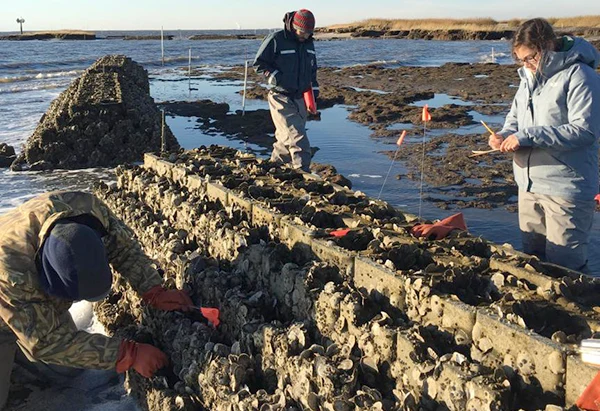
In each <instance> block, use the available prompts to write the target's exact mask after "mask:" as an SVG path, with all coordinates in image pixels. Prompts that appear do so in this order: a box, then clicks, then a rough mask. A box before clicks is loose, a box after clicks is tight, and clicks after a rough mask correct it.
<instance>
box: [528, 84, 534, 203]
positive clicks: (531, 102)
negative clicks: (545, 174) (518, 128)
mask: <svg viewBox="0 0 600 411" xmlns="http://www.w3.org/2000/svg"><path fill="white" fill-rule="evenodd" d="M527 105H528V108H529V111H531V125H533V124H534V123H535V116H534V111H533V93H532V91H531V90H529V98H528V100H527ZM532 153H533V147H531V148H530V149H529V154H528V155H527V192H530V191H531V185H532V181H531V178H530V177H529V174H530V171H531V168H530V166H529V164H530V162H531V154H532Z"/></svg>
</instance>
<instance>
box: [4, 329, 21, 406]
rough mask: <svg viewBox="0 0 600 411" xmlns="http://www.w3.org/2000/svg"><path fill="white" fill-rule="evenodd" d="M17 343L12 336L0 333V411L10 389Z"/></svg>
mask: <svg viewBox="0 0 600 411" xmlns="http://www.w3.org/2000/svg"><path fill="white" fill-rule="evenodd" d="M16 350H17V343H16V342H15V337H14V336H13V335H12V334H5V333H2V332H0V410H1V409H3V408H4V405H5V404H6V400H7V399H8V389H9V388H10V374H11V373H12V368H13V363H14V361H15V351H16Z"/></svg>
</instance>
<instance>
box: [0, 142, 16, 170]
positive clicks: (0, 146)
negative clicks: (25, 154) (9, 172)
mask: <svg viewBox="0 0 600 411" xmlns="http://www.w3.org/2000/svg"><path fill="white" fill-rule="evenodd" d="M15 158H16V156H15V149H14V147H12V146H9V145H8V144H6V143H0V167H9V166H10V165H11V164H12V162H13V161H14V160H15Z"/></svg>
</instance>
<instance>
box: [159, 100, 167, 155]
mask: <svg viewBox="0 0 600 411" xmlns="http://www.w3.org/2000/svg"><path fill="white" fill-rule="evenodd" d="M161 116H162V126H161V132H160V154H164V152H165V151H167V141H166V139H165V110H164V109H162V110H161Z"/></svg>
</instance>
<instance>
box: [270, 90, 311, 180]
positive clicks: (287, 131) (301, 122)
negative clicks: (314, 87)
mask: <svg viewBox="0 0 600 411" xmlns="http://www.w3.org/2000/svg"><path fill="white" fill-rule="evenodd" d="M268 99H269V108H270V109H271V117H272V118H273V124H275V143H274V144H273V153H272V154H271V160H272V161H276V162H278V163H284V164H290V165H291V166H292V167H293V168H296V169H297V168H300V169H302V170H304V171H309V168H310V159H311V151H310V143H309V141H308V136H307V135H306V116H307V113H306V106H305V105H304V100H301V99H294V98H291V97H288V96H286V95H283V94H279V93H275V92H273V91H271V92H269V98H268Z"/></svg>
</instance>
